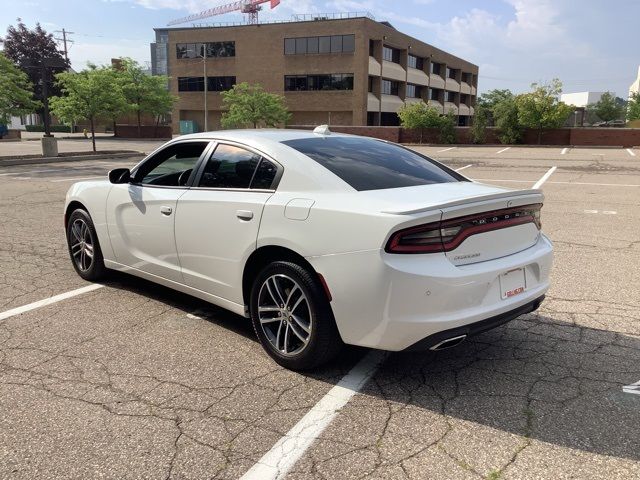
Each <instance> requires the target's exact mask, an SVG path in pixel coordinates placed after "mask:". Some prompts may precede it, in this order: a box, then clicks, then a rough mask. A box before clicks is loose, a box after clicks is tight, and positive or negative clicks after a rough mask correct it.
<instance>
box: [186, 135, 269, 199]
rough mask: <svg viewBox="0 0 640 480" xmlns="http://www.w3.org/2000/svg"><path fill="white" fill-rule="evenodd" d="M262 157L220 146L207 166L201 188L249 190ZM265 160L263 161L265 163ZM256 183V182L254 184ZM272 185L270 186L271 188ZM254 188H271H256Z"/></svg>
mask: <svg viewBox="0 0 640 480" xmlns="http://www.w3.org/2000/svg"><path fill="white" fill-rule="evenodd" d="M261 160H262V157H261V156H260V155H258V154H257V153H253V152H251V151H249V150H246V149H244V148H241V147H236V146H234V145H226V144H223V143H221V144H219V145H218V146H217V147H216V149H215V151H214V152H213V153H212V154H211V157H210V158H209V160H208V161H207V164H206V165H205V168H204V171H203V172H202V177H201V178H200V182H199V183H198V186H199V187H206V188H249V186H250V185H251V179H252V178H253V177H254V173H255V172H256V167H258V164H260V163H261ZM264 161H265V160H262V162H264ZM255 183H256V182H255V181H254V184H255ZM270 186H271V184H269V187H270ZM251 187H252V188H269V187H254V186H253V185H251Z"/></svg>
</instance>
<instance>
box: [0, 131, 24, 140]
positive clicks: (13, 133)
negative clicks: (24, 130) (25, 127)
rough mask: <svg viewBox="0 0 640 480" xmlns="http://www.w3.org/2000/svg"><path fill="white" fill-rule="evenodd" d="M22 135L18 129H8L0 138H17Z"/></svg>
mask: <svg viewBox="0 0 640 480" xmlns="http://www.w3.org/2000/svg"><path fill="white" fill-rule="evenodd" d="M21 137H22V134H21V132H20V130H8V131H7V133H5V134H4V136H2V138H0V140H17V139H19V138H21Z"/></svg>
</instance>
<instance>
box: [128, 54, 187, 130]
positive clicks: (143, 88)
mask: <svg viewBox="0 0 640 480" xmlns="http://www.w3.org/2000/svg"><path fill="white" fill-rule="evenodd" d="M116 73H117V75H118V79H119V81H120V85H121V87H122V93H123V94H124V96H125V98H126V100H127V104H128V105H129V109H130V111H133V112H135V113H136V119H137V124H138V136H140V135H141V126H142V121H141V117H142V114H144V113H147V114H151V115H153V116H155V117H160V116H161V115H166V114H167V113H169V112H171V109H172V108H173V104H174V103H175V101H176V100H177V98H176V97H175V96H174V95H172V94H171V92H169V90H167V82H168V81H169V78H168V77H167V76H165V75H153V76H152V75H147V74H146V73H145V72H144V70H143V69H142V67H141V66H140V64H139V63H138V62H136V61H135V60H132V59H131V58H122V59H120V65H119V66H118V67H117V68H116Z"/></svg>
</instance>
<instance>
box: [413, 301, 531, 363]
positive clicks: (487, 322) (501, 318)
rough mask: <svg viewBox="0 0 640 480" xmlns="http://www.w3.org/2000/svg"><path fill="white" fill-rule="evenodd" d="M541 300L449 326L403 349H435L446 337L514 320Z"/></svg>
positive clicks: (475, 332)
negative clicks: (474, 320) (462, 323)
mask: <svg viewBox="0 0 640 480" xmlns="http://www.w3.org/2000/svg"><path fill="white" fill-rule="evenodd" d="M543 300H544V295H542V296H541V297H539V298H536V299H535V300H534V301H533V302H529V303H527V304H526V305H523V306H521V307H518V308H515V309H513V310H511V311H509V312H505V313H501V314H499V315H495V316H493V317H490V318H486V319H484V320H480V321H479V322H475V323H470V324H469V325H465V326H463V327H457V328H451V329H449V330H443V331H442V332H438V333H434V334H433V335H429V336H428V337H426V338H423V339H422V340H419V341H417V342H416V343H414V344H413V345H411V346H410V347H407V348H406V350H405V351H424V350H431V349H434V350H436V349H439V348H434V347H438V346H439V345H443V343H444V342H446V341H447V340H448V339H454V338H461V339H462V340H466V339H467V338H469V337H473V336H474V335H478V334H479V333H482V332H486V331H487V330H491V329H493V328H496V327H499V326H500V325H503V324H505V323H507V322H510V321H511V320H515V319H516V318H518V317H519V316H520V315H525V314H527V313H531V312H535V311H536V310H537V309H538V308H539V307H540V304H541V303H542V301H543Z"/></svg>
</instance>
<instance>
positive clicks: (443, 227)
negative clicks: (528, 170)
mask: <svg viewBox="0 0 640 480" xmlns="http://www.w3.org/2000/svg"><path fill="white" fill-rule="evenodd" d="M541 208H542V204H541V203H539V204H535V205H525V206H522V207H516V208H505V209H501V210H493V211H491V212H483V213H480V214H474V215H467V216H465V217H459V218H453V219H451V220H445V221H443V222H434V223H428V224H426V225H418V226H417V227H410V228H405V229H404V230H399V231H397V232H395V233H394V234H393V235H391V238H390V239H389V241H388V242H387V246H386V247H385V251H386V252H388V253H434V252H449V251H451V250H454V249H455V248H458V246H459V245H460V244H461V243H462V242H464V241H465V240H466V239H467V238H469V237H470V236H472V235H477V234H479V233H484V232H490V231H492V230H499V229H501V228H507V227H514V226H516V225H523V224H525V223H533V224H535V225H536V227H538V230H540V228H541V222H540V209H541Z"/></svg>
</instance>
